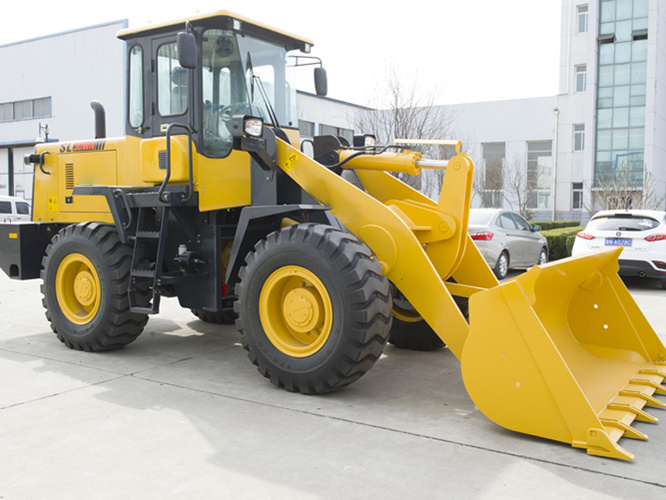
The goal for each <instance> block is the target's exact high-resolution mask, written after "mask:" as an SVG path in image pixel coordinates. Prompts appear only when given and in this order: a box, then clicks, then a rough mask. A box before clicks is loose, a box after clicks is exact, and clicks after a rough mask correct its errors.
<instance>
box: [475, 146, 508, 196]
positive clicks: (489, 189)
mask: <svg viewBox="0 0 666 500" xmlns="http://www.w3.org/2000/svg"><path fill="white" fill-rule="evenodd" d="M482 148H483V175H482V176H481V183H482V186H481V188H482V191H483V195H482V199H481V203H482V204H483V206H484V207H487V208H502V207H503V206H504V196H503V194H502V188H503V185H504V158H505V153H506V146H505V144H504V143H503V142H495V143H486V144H482Z"/></svg>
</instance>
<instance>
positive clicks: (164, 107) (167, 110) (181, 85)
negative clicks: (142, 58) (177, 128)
mask: <svg viewBox="0 0 666 500" xmlns="http://www.w3.org/2000/svg"><path fill="white" fill-rule="evenodd" d="M188 76H189V75H188V72H187V70H186V69H185V68H183V67H182V66H181V65H180V63H179V62H178V51H177V49H176V44H175V43H167V44H165V45H162V46H161V47H160V48H159V49H157V110H158V112H159V114H160V115H161V116H174V115H182V114H184V113H185V112H186V111H187V81H188Z"/></svg>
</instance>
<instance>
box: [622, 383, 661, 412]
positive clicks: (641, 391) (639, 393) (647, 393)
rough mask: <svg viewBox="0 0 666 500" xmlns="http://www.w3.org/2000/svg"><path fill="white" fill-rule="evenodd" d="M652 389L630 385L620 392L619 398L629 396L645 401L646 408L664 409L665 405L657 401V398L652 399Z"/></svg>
mask: <svg viewBox="0 0 666 500" xmlns="http://www.w3.org/2000/svg"><path fill="white" fill-rule="evenodd" d="M652 394H654V389H652V388H651V387H648V386H642V387H641V386H633V387H632V384H629V385H627V386H626V387H625V388H624V389H623V390H621V391H620V396H629V397H635V398H641V399H643V400H645V404H646V405H647V406H653V407H655V408H666V404H664V403H662V402H661V401H659V400H658V399H657V398H655V397H653V396H652Z"/></svg>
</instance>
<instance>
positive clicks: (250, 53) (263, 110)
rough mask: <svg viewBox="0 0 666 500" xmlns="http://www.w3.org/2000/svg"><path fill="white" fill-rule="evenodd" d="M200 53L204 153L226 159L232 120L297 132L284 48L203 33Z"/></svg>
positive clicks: (233, 35) (293, 92)
mask: <svg viewBox="0 0 666 500" xmlns="http://www.w3.org/2000/svg"><path fill="white" fill-rule="evenodd" d="M201 52H202V82H203V84H202V87H203V89H202V90H203V150H204V152H205V153H207V154H209V155H212V156H226V155H227V154H229V152H230V151H231V146H232V138H231V118H232V117H233V116H234V115H241V114H242V115H252V116H259V117H261V118H263V119H264V122H265V123H266V124H268V125H273V126H276V125H277V126H280V127H291V128H295V127H297V126H298V111H297V107H296V87H295V86H294V85H292V84H291V80H292V79H291V70H289V69H288V68H287V67H286V60H287V50H286V49H285V48H284V47H282V46H280V45H276V44H273V43H270V42H266V41H264V40H259V39H257V38H253V37H250V36H245V37H243V36H240V35H238V34H237V33H235V32H233V31H226V30H207V31H206V32H205V33H204V37H203V42H202V50H201ZM276 121H277V123H275V122H276Z"/></svg>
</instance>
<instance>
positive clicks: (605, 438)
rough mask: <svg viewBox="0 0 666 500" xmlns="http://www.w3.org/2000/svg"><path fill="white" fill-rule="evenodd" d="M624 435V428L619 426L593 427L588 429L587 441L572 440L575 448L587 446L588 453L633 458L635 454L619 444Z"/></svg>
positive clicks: (608, 456)
mask: <svg viewBox="0 0 666 500" xmlns="http://www.w3.org/2000/svg"><path fill="white" fill-rule="evenodd" d="M623 435H624V430H622V429H620V428H619V427H609V428H608V429H596V428H591V429H588V430H587V433H586V439H585V441H582V442H581V441H572V442H571V445H572V446H573V447H574V448H586V449H587V453H588V455H596V456H599V457H606V458H619V459H623V460H633V459H634V454H633V453H630V452H628V451H627V450H625V449H624V448H622V446H620V445H618V444H617V442H618V441H619V440H620V438H621V437H622V436H623Z"/></svg>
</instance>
